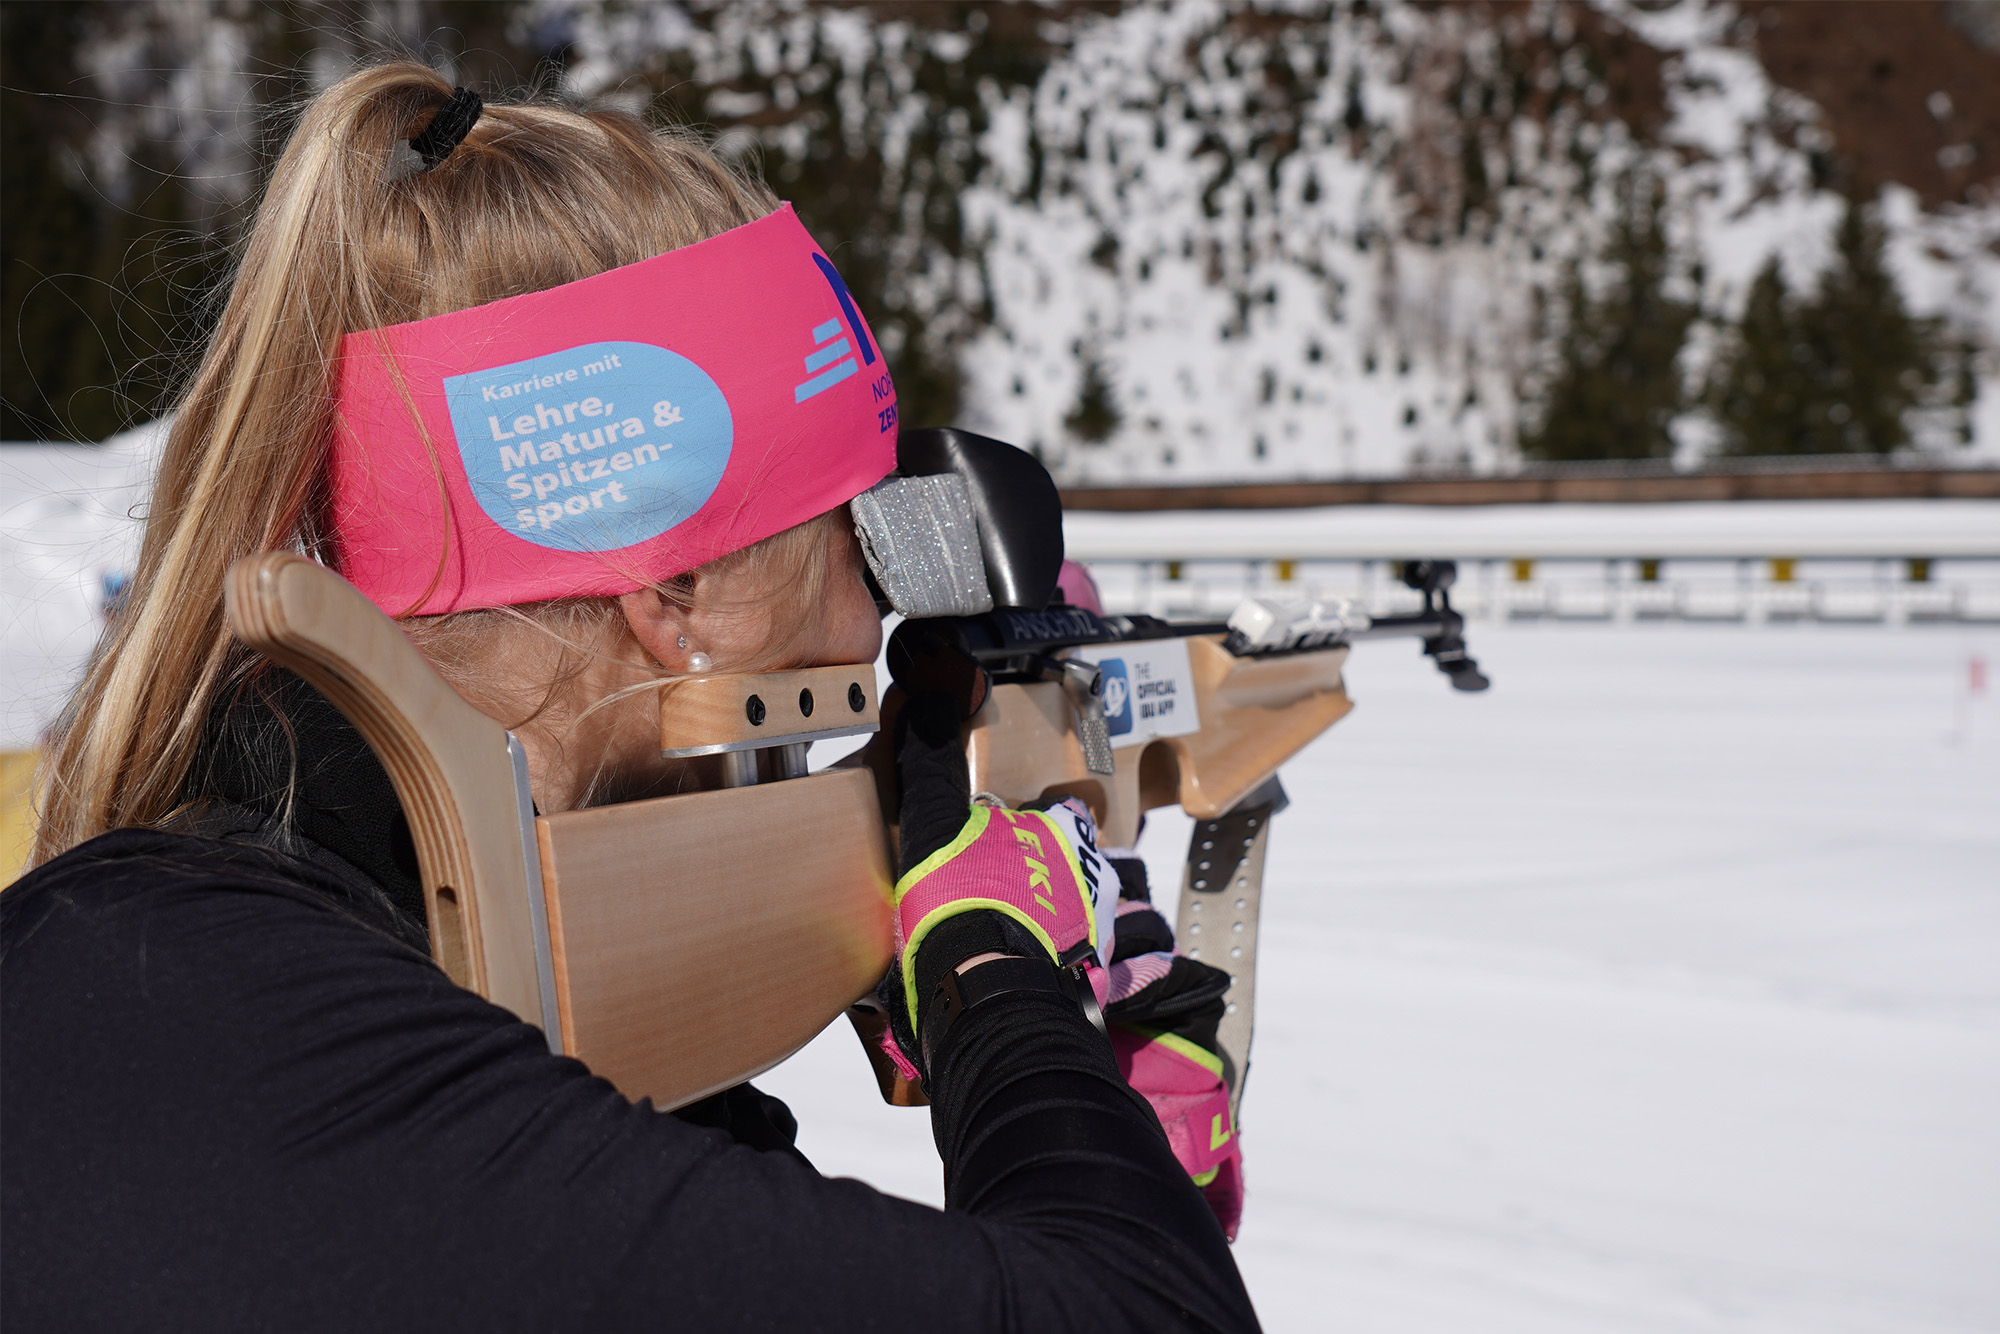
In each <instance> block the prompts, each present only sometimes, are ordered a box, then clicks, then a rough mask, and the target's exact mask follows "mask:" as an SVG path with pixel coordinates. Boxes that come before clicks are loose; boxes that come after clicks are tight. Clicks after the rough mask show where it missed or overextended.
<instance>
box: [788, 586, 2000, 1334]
mask: <svg viewBox="0 0 2000 1334" xmlns="http://www.w3.org/2000/svg"><path fill="white" fill-rule="evenodd" d="M1472 647H1473V649H1474V651H1475V652H1476V653H1477V654H1478V655H1479V658H1480V661H1481V662H1482V664H1484V665H1485V666H1486V667H1487V669H1488V670H1489V671H1490V673H1491V674H1492V676H1493V678H1494V682H1495V684H1494V687H1493V689H1492V690H1491V691H1490V692H1489V693H1487V694H1485V695H1479V696H1466V695H1455V694H1453V693H1452V692H1451V691H1450V690H1448V689H1447V688H1446V687H1445V684H1444V682H1443V680H1442V679H1441V678H1440V677H1439V676H1438V675H1437V674H1436V673H1435V672H1433V671H1432V670H1431V669H1430V668H1429V666H1428V665H1427V664H1425V663H1424V662H1422V661H1421V659H1419V658H1418V657H1417V655H1416V651H1415V648H1414V646H1412V645H1409V644H1403V643H1397V642H1393V641H1391V642H1382V643H1373V644H1367V645H1363V646H1362V647H1361V648H1360V649H1359V650H1357V652H1356V654H1355V656H1354V658H1353V660H1352V663H1351V666H1350V670H1349V686H1350V690H1351V693H1352V694H1353V695H1354V697H1355V699H1356V700H1357V701H1358V707H1357V708H1356V710H1355V712H1354V713H1353V714H1352V715H1350V716H1349V717H1348V718H1347V719H1346V720H1345V721H1344V722H1342V723H1341V724H1340V725H1339V726H1337V727H1336V728H1335V729H1334V730H1333V731H1332V732H1330V733H1328V734H1327V735H1326V736H1325V737H1324V738H1322V739H1321V740H1320V741H1319V742H1317V743H1316V744H1314V745H1313V746H1312V747H1311V748H1309V749H1308V750H1307V751H1305V752H1304V753H1303V754H1302V755H1301V756H1300V757H1299V758H1298V759H1296V760H1295V761H1293V762H1292V763H1291V764H1290V765H1288V766H1287V767H1286V769H1285V771H1284V775H1283V777H1284V781H1285V784H1286V786H1287V788H1288V789H1289V790H1290V793H1291V796H1292V801H1293V805H1292V809H1291V810H1290V811H1289V812H1288V813H1287V814H1285V815H1283V816H1281V817H1280V818H1279V819H1278V821H1277V823H1276V826H1275V827H1274V830H1273V834H1272V839H1273V841H1272V851H1271V862H1270V867H1269V871H1268V875H1267V879H1266V896H1265V914H1266V915H1265V919H1264V927H1265V930H1264V934H1263V938H1262V946H1261V948H1262V954H1263V958H1262V965H1261V971H1260V976H1259V986H1258V996H1259V1002H1260V1004H1259V1013H1258V1025H1257V1039H1256V1047H1255V1052H1254V1066H1253V1069H1252V1071H1251V1074H1250V1078H1249V1083H1248V1086H1247V1092H1246V1097H1245V1101H1244V1106H1243V1126H1244V1146H1245V1153H1246V1156H1247V1169H1248V1179H1249V1185H1250V1198H1249V1205H1248V1210H1247V1214H1246V1218H1245V1223H1244V1227H1243V1234H1242V1237H1241V1239H1240V1241H1239V1242H1238V1244H1237V1248H1236V1251H1237V1257H1238V1260H1239V1261H1240V1263H1241V1264H1242V1267H1243V1271H1244V1274H1245V1276H1246V1279H1247V1281H1248V1283H1249V1286H1250V1291H1251V1295H1252V1296H1253V1297H1254V1298H1255V1299H1256V1302H1257V1304H1258V1308H1259V1310H1260V1312H1261V1313H1262V1315H1263V1318H1264V1321H1265V1324H1266V1327H1267V1328H1269V1329H1270V1330H1272V1331H1301V1332H1303V1331H1326V1330H1339V1331H1351V1332H1352V1334H1375V1332H1378V1331H1379V1332H1380V1334H1428V1332H1429V1331H1437V1332H1438V1334H1464V1331H1467V1330H1479V1331H1482V1334H1515V1332H1516V1331H1518V1332H1519V1334H1568V1332H1569V1331H1577V1332H1578V1334H1583V1332H1585V1331H1589V1332H1590V1334H1611V1332H1613V1331H1616V1332H1617V1334H1654V1332H1657V1334H1684V1332H1685V1334H1694V1332H1696V1331H1702V1332H1707V1331H1729V1332H1730V1334H1767V1332H1768V1334H1792V1332H1794V1331H1798V1332H1805V1331H1812V1332H1813V1334H1865V1332H1876V1331H1879V1332H1880V1334H1920V1332H1925V1331H1937V1332H1938V1334H1944V1332H1945V1331H1964V1332H1966V1334H1970V1332H1971V1331H1975V1330H1991V1329H1994V1328H1996V1327H2000V1266H1996V1265H1995V1264H1994V1263H1993V1260H1994V1242H1995V1239H1996V1238H2000V1130H1996V1126H2000V819H1996V818H1995V812H1996V811H2000V705H1996V703H1995V701H1994V698H1993V695H1992V694H1991V693H1990V690H1991V687H1990V686H1989V687H1988V692H1987V693H1974V691H1973V666H1972V664H1973V661H1974V659H1982V658H1983V661H1984V662H1985V663H1987V664H1991V663H1993V662H1994V661H1995V660H1996V659H2000V630H1995V629H1993V628H1984V629H1978V630H1971V629H1966V628H1962V627H1912V628H1909V629H1903V630H1885V629H1879V628H1865V629H1864V628H1837V627H1825V626H1791V627H1784V628H1777V627H1772V628H1766V629H1761V630H1745V629H1742V628H1738V627H1727V628H1724V627H1697V626H1684V625H1667V626H1629V627H1608V626H1597V627H1577V626H1562V625H1546V624H1544V625H1515V624H1505V623H1502V624H1497V625H1482V626H1479V627H1476V629H1475V631H1474V633H1473V635H1472ZM1188 827H1189V826H1188V822H1187V821H1186V820H1185V819H1184V818H1182V817H1180V816H1179V815H1178V813H1166V814H1164V815H1163V814H1159V813H1156V815H1155V818H1154V820H1153V823H1152V827H1151V828H1149V830H1148V831H1147V833H1146V835H1145V837H1144V839H1143V840H1142V844H1143V846H1142V848H1141V851H1142V852H1144V853H1145V854H1146V857H1147V860H1148V862H1149V864H1150V865H1151V867H1152V870H1153V878H1154V882H1155V884H1156V885H1166V886H1169V889H1168V892H1167V893H1166V894H1165V895H1164V896H1163V897H1164V898H1165V899H1166V900H1167V901H1168V902H1169V903H1171V901H1172V899H1173V891H1172V889H1171V886H1173V885H1175V884H1177V882H1178V867H1179V863H1180V859H1181V857H1182V855H1183V853H1184V851H1185V847H1186V838H1187V831H1188ZM760 1082H761V1083H763V1084H764V1085H765V1086H766V1087H768V1088H770V1089H771V1090H772V1091H774V1092H776V1093H779V1094H780V1095H782V1096H783V1097H785V1098H786V1099H787V1100H788V1101H789V1102H790V1103H791V1104H792V1106H793V1109H794V1110H795V1111H796V1112H797V1113H798V1116H799V1121H800V1124H801V1127H802V1130H801V1143H802V1146H803V1147H804V1149H805V1151H806V1152H807V1153H808V1154H809V1155H810V1156H811V1157H812V1158H813V1160H814V1161H815V1162H816V1163H817V1164H818V1165H819V1166H820V1167H821V1169H822V1170H824V1171H827V1172H829V1173H833V1174H847V1175H853V1176H858V1177H861V1178H863V1179H865V1180H868V1181H871V1182H874V1183H875V1184H877V1185H879V1186H881V1187H882V1188H884V1189H887V1190H891V1191H894V1192H897V1193H899V1194H903V1195H907V1196H910V1197H912V1198H915V1199H922V1200H929V1201H933V1202H935V1201H937V1200H938V1199H939V1198H940V1193H941V1192H940V1182H939V1174H938V1163H937V1158H936V1152H935V1149H934V1148H933V1146H932V1144H931V1141H930V1131H929V1122H928V1118H927V1117H926V1115H925V1114H924V1113H922V1112H917V1111H909V1110H902V1109H896V1108H890V1107H886V1106H883V1105H882V1104H881V1103H880V1102H879V1100H878V1098H877V1096H876V1094H875V1091H874V1086H873V1083H872V1079H871V1076H870V1075H869V1073H868V1071H867V1069H866V1066H865V1064H864V1062H863V1059H862V1056H861V1052H860V1050H859V1048H858V1046H857V1044H856V1041H855V1039H854V1037H853V1035H852V1034H851V1033H850V1032H849V1031H848V1030H847V1026H846V1025H845V1024H840V1025H836V1027H835V1028H834V1029H832V1030H829V1031H828V1032H827V1033H826V1034H825V1035H824V1036H823V1037H821V1038H820V1039H819V1041H817V1042H815V1043H814V1044H812V1045H811V1046H810V1047H808V1048H807V1049H806V1050H805V1051H803V1052H801V1053H800V1054H799V1055H798V1056H796V1057H794V1058H793V1059H792V1060H791V1061H790V1062H788V1063H787V1064H786V1065H784V1066H781V1067H780V1068H779V1069H777V1070H776V1071H773V1072H772V1073H771V1074H769V1075H767V1076H766V1077H765V1078H764V1079H763V1080H762V1081H760Z"/></svg>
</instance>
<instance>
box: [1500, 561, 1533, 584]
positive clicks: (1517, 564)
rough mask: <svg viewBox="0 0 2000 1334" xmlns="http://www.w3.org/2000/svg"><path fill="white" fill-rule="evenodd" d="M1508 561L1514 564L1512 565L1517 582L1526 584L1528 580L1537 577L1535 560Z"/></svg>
mask: <svg viewBox="0 0 2000 1334" xmlns="http://www.w3.org/2000/svg"><path fill="white" fill-rule="evenodd" d="M1507 563H1508V564H1509V565H1512V566H1513V567H1514V582H1515V583H1517V584H1525V583H1527V582H1528V581H1529V580H1530V579H1532V578H1534V577H1535V563H1534V562H1533V561H1531V560H1514V561H1509V562H1507Z"/></svg>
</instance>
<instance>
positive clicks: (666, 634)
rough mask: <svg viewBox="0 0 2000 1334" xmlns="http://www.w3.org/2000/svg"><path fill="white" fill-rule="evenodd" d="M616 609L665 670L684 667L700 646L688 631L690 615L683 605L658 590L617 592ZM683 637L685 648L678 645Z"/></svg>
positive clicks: (633, 634)
mask: <svg viewBox="0 0 2000 1334" xmlns="http://www.w3.org/2000/svg"><path fill="white" fill-rule="evenodd" d="M618 609H619V610H620V611H622V612H624V613H625V624H627V625H628V626H630V627H632V636H633V638H635V639H637V640H638V641H639V646H640V647H641V648H643V649H645V650H646V653H647V655H648V656H649V657H651V658H652V660H653V661H654V662H657V663H659V664H660V666H662V667H665V668H666V669H667V670H668V671H673V672H680V671H686V670H687V665H688V658H689V656H690V655H692V654H693V653H695V652H696V651H697V649H698V648H699V645H697V644H696V643H695V640H694V636H693V635H691V634H689V633H688V623H689V621H690V620H691V619H692V618H691V616H690V614H689V611H688V609H687V608H686V607H682V606H680V605H679V604H677V603H674V602H671V601H669V600H668V599H666V598H664V597H662V596H661V595H660V592H659V590H658V589H653V588H641V589H639V590H638V591H637V592H632V593H621V594H619V597H618ZM684 640H685V641H686V643H687V647H686V648H682V647H681V644H682V641H684Z"/></svg>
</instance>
